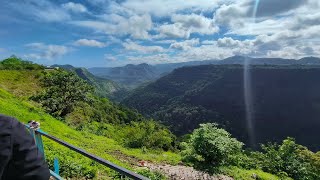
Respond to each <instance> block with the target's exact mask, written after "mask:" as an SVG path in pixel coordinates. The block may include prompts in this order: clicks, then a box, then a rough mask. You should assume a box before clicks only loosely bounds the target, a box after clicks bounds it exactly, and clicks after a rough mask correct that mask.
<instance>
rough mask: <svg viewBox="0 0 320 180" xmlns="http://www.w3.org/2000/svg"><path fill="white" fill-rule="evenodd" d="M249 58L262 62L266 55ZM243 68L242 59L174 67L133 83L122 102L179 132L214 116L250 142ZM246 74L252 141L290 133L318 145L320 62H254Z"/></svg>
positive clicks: (278, 137) (311, 144) (238, 136)
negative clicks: (248, 77)
mask: <svg viewBox="0 0 320 180" xmlns="http://www.w3.org/2000/svg"><path fill="white" fill-rule="evenodd" d="M234 60H236V59H235V58H231V59H226V60H224V62H225V61H229V62H230V61H234ZM311 60H312V61H314V60H316V63H317V62H318V60H319V59H302V60H301V61H307V62H311ZM254 61H255V63H258V62H259V63H264V62H265V59H254ZM275 61H276V62H279V61H283V62H285V61H287V60H282V59H280V60H277V59H276V60H275ZM290 61H293V60H290ZM299 61H300V60H299ZM294 62H295V61H294ZM243 73H244V72H243V66H242V65H201V66H192V67H183V68H179V69H175V70H174V71H173V72H172V73H170V74H169V75H166V76H164V77H162V78H160V79H158V80H157V81H155V82H153V83H150V84H149V85H147V86H145V87H140V88H138V89H136V90H135V91H134V92H133V93H132V94H131V95H130V96H128V97H127V98H126V99H124V100H123V101H122V104H124V105H126V106H129V107H131V108H135V109H137V110H138V111H139V112H141V113H143V114H145V115H147V116H151V117H153V118H155V119H156V120H159V121H161V122H162V123H164V124H166V125H168V126H169V127H170V128H171V130H172V131H174V132H175V133H176V134H178V135H183V134H186V133H190V132H192V130H193V129H195V128H197V127H198V125H199V124H200V123H205V122H216V123H218V124H220V125H221V126H223V127H224V128H226V129H227V130H228V131H230V132H231V133H232V134H233V135H234V136H235V137H237V138H238V139H240V140H241V141H244V142H245V143H246V144H250V143H249V137H248V134H249V130H248V128H247V123H246V111H245V101H244V80H243ZM250 75H251V82H252V93H251V95H252V99H253V106H254V110H253V117H254V130H253V131H254V135H255V139H256V144H258V143H266V142H268V141H276V142H279V141H281V140H282V139H284V138H286V137H287V136H291V137H294V138H296V140H297V142H299V143H301V144H304V145H306V146H308V147H309V148H311V149H317V150H319V149H320V142H319V139H318V137H320V131H319V129H320V121H319V117H320V93H319V92H320V78H319V77H320V67H319V66H301V65H290V66H276V65H255V66H251V70H250Z"/></svg>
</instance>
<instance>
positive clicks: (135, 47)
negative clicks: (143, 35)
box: [122, 41, 165, 53]
mask: <svg viewBox="0 0 320 180" xmlns="http://www.w3.org/2000/svg"><path fill="white" fill-rule="evenodd" d="M122 46H123V47H124V48H125V49H126V50H128V51H137V52H141V53H159V52H164V51H165V49H164V48H163V47H161V46H142V45H140V44H137V43H135V42H132V41H127V42H124V43H122Z"/></svg>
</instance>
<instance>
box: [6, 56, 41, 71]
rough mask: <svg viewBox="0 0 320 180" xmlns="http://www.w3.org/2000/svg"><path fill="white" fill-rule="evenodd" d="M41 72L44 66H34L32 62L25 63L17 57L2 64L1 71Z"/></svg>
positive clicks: (10, 58) (12, 57)
mask: <svg viewBox="0 0 320 180" xmlns="http://www.w3.org/2000/svg"><path fill="white" fill-rule="evenodd" d="M1 69H6V70H40V69H44V67H43V66H41V65H38V64H34V63H32V62H31V61H24V60H22V59H20V58H18V57H16V56H14V55H13V56H11V57H9V58H7V59H4V60H3V61H1V62H0V70H1Z"/></svg>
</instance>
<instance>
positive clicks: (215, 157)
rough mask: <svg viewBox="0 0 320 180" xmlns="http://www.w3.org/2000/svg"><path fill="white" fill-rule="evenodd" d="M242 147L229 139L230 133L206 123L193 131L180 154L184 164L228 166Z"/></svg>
mask: <svg viewBox="0 0 320 180" xmlns="http://www.w3.org/2000/svg"><path fill="white" fill-rule="evenodd" d="M242 146H243V143H241V142H239V141H237V140H236V139H235V138H231V135H230V133H228V132H227V131H225V130H224V129H220V128H218V127H217V125H216V124H211V123H208V124H201V125H200V128H198V129H196V130H194V131H193V133H192V135H191V137H190V140H189V142H187V143H184V147H185V150H183V152H182V154H183V156H184V160H185V161H186V162H191V163H193V164H201V167H205V166H208V167H210V166H212V165H213V166H215V167H218V166H220V165H228V164H230V163H231V161H232V159H233V158H232V157H233V156H236V155H238V154H239V153H240V152H241V148H242Z"/></svg>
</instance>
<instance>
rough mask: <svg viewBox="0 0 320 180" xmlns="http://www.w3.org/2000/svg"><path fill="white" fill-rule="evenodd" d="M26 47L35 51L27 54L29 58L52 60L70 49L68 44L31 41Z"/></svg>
mask: <svg viewBox="0 0 320 180" xmlns="http://www.w3.org/2000/svg"><path fill="white" fill-rule="evenodd" d="M26 47H28V48H30V49H31V50H32V51H35V53H30V54H27V55H25V57H27V58H35V59H47V60H52V59H54V58H59V57H61V56H63V55H65V54H66V53H68V52H69V51H70V49H69V48H68V47H66V46H61V45H52V44H43V43H30V44H27V45H26Z"/></svg>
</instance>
